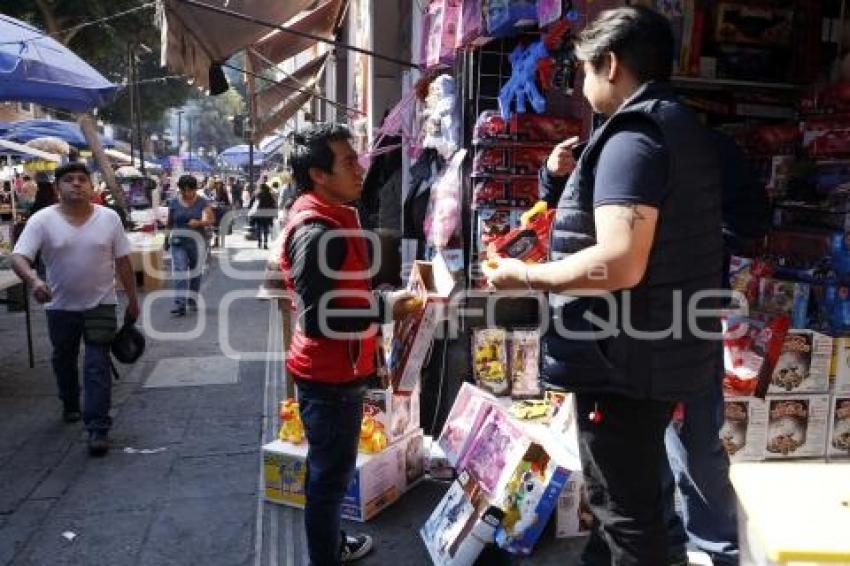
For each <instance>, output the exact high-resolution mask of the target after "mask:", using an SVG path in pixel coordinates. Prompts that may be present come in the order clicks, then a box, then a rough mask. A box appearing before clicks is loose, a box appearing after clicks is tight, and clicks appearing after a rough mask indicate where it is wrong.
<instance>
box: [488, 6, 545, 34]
mask: <svg viewBox="0 0 850 566" xmlns="http://www.w3.org/2000/svg"><path fill="white" fill-rule="evenodd" d="M484 14H485V17H486V19H487V31H488V32H489V33H490V35H491V36H493V37H507V36H510V35H514V34H515V33H517V32H518V31H519V29H518V28H520V27H523V26H528V25H532V24H535V23H537V2H536V0H490V1H489V2H488V3H487V6H486V8H485V9H484Z"/></svg>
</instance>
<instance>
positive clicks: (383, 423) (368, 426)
mask: <svg viewBox="0 0 850 566" xmlns="http://www.w3.org/2000/svg"><path fill="white" fill-rule="evenodd" d="M417 428H419V391H418V388H415V389H414V390H413V392H412V393H411V394H409V395H403V394H399V393H395V392H393V390H392V388H391V387H388V388H386V389H369V390H367V391H366V394H365V396H364V398H363V425H362V426H361V431H360V434H361V437H360V441H361V447H360V448H361V451H362V452H366V453H372V452H379V451H380V449H378V450H375V449H370V448H369V447H368V446H364V442H365V443H367V444H368V440H369V437H370V436H372V437H374V435H378V434H383V435H384V437H385V442H384V447H385V446H386V445H387V444H392V443H393V442H395V441H396V440H398V439H399V438H401V437H402V436H404V435H406V434H407V433H409V432H410V431H412V430H415V429H417ZM370 432H371V434H367V433H370ZM381 449H382V448H381Z"/></svg>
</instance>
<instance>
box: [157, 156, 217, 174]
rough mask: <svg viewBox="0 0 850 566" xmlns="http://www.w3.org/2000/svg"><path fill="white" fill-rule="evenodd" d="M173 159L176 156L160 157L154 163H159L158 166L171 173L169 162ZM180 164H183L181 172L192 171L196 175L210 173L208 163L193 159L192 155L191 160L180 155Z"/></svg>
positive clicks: (210, 169) (210, 168) (196, 158)
mask: <svg viewBox="0 0 850 566" xmlns="http://www.w3.org/2000/svg"><path fill="white" fill-rule="evenodd" d="M175 157H176V156H174V155H171V156H166V157H160V158H159V159H157V160H156V162H157V163H159V164H160V165H162V168H163V169H164V170H166V171H171V170H172V169H173V167H172V166H171V160H172V159H174V158H175ZM180 162H181V163H182V164H183V170H184V171H194V172H196V173H211V172H212V167H211V166H210V164H209V163H207V162H206V161H204V160H203V159H200V158H198V157H195V156H194V155H193V156H192V157H191V158H190V157H189V156H188V155H181V156H180Z"/></svg>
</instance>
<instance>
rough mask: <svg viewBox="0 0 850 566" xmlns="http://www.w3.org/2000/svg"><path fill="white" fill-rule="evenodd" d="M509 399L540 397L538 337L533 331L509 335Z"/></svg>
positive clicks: (519, 331)
mask: <svg viewBox="0 0 850 566" xmlns="http://www.w3.org/2000/svg"><path fill="white" fill-rule="evenodd" d="M508 343H509V345H510V347H509V351H510V368H511V369H510V371H511V397H513V398H515V399H518V398H523V397H538V396H539V395H540V380H539V377H540V369H539V368H540V335H539V334H538V332H537V331H535V330H517V331H514V332H511V333H510V335H509V342H508Z"/></svg>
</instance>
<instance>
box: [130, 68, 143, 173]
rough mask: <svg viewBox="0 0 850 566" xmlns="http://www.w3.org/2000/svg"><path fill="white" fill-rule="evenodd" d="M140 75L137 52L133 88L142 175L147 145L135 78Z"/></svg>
mask: <svg viewBox="0 0 850 566" xmlns="http://www.w3.org/2000/svg"><path fill="white" fill-rule="evenodd" d="M138 76H139V66H138V61H137V60H136V56H135V53H134V54H133V77H134V80H133V85H132V88H133V90H135V91H136V96H135V100H136V135H137V136H138V140H139V171H141V173H142V175H145V174H146V171H145V146H144V143H143V141H142V97H141V96H140V95H139V94H140V93H139V81H137V80H135V79H136V78H137V77H138Z"/></svg>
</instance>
